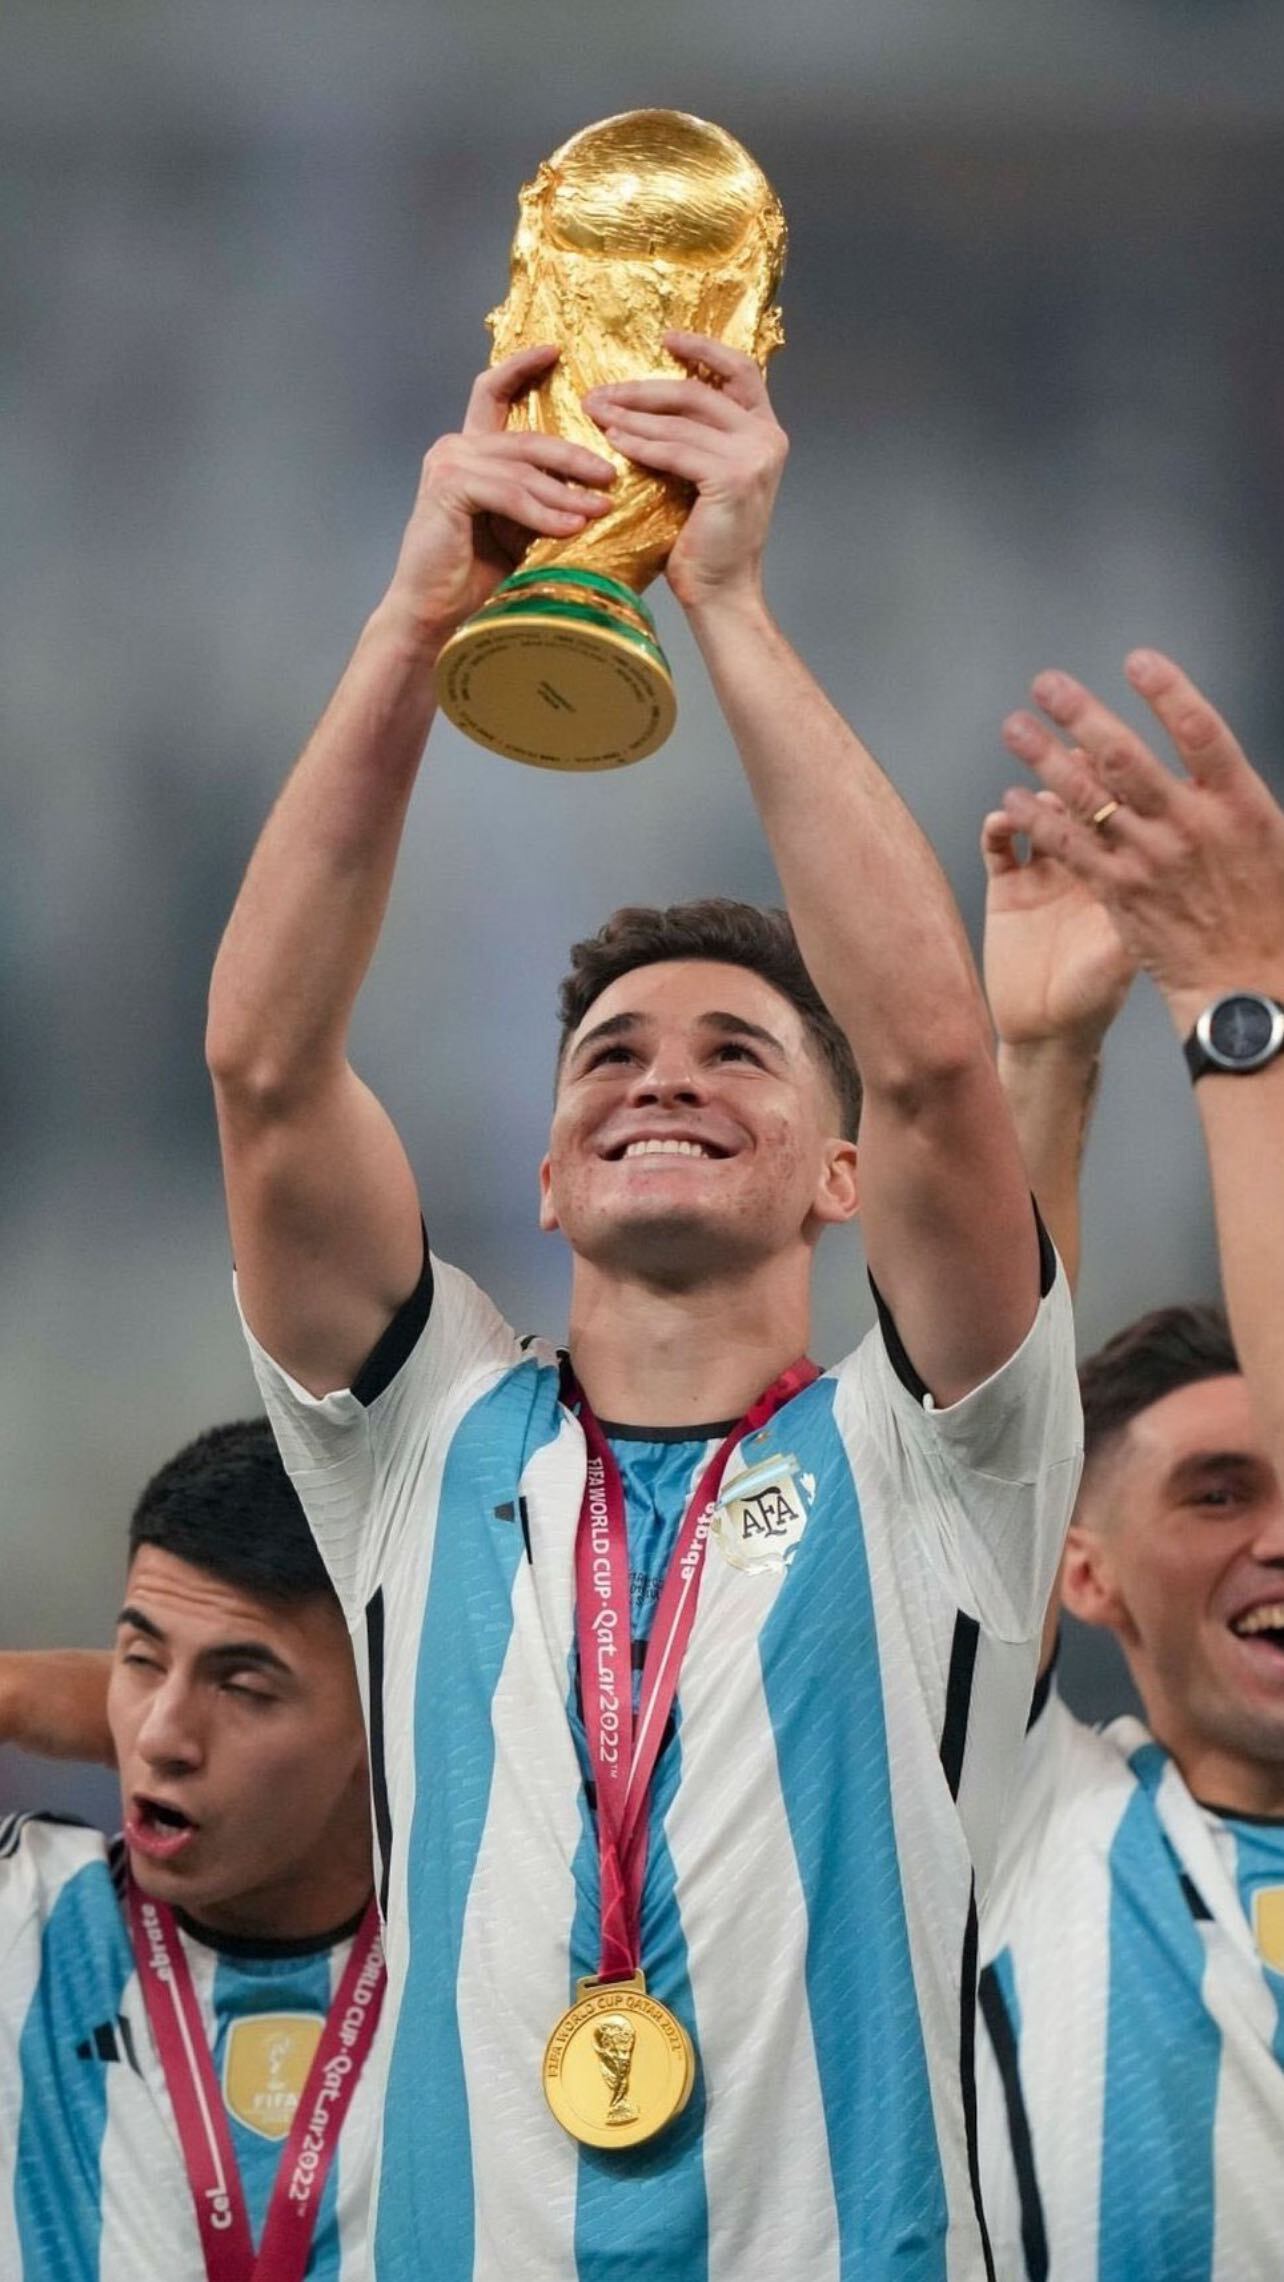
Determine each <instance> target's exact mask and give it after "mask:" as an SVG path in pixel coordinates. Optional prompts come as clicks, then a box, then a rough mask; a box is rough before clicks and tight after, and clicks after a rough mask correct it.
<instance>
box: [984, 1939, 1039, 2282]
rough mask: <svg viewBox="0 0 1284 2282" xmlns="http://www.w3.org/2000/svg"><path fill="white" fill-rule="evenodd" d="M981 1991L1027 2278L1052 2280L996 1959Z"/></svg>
mask: <svg viewBox="0 0 1284 2282" xmlns="http://www.w3.org/2000/svg"><path fill="white" fill-rule="evenodd" d="M979 1995H980V2001H981V2017H982V2019H983V2020H984V2022H985V2026H986V2030H987V2032H988V2034H989V2039H990V2049H991V2050H992V2052H993V2054H994V2058H995V2063H996V2065H997V2067H998V2071H999V2078H1000V2081H1001V2083H1002V2085H1003V2104H1004V2107H1005V2108H1006V2110H1007V2118H1008V2139H1009V2141H1010V2143H1011V2147H1012V2167H1013V2169H1014V2171H1015V2172H1016V2183H1017V2196H1018V2198H1019V2200H1020V2204H1021V2248H1022V2250H1023V2251H1024V2252H1025V2271H1026V2282H1047V2276H1048V2232H1047V2228H1046V2226H1045V2225H1044V2219H1043V2197H1042V2196H1041V2194H1040V2193H1039V2179H1038V2174H1037V2172H1036V2171H1035V2168H1034V2142H1033V2140H1032V2139H1031V2137H1030V2118H1029V2116H1028V2115H1027V2114H1026V2108H1025V2094H1024V2092H1023V2091H1022V2089H1021V2069H1020V2063H1019V2061H1018V2058H1017V2041H1016V2036H1015V2033H1014V2031H1013V2027H1012V2022H1011V2020H1010V2018H1009V2017H1008V2008H1007V2006H1006V2005H1005V2004H1004V2002H1003V1991H1002V1989H1001V1988H1000V1986H999V1977H998V1974H997V1973H996V1972H995V1970H994V1967H993V1966H992V1965H987V1966H986V1967H985V1969H984V1971H983V1972H982V1974H981V1983H980V1990H979Z"/></svg>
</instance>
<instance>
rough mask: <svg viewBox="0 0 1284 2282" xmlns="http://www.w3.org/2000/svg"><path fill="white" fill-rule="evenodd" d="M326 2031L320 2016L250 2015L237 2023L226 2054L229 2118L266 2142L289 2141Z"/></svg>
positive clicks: (224, 2086)
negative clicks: (296, 2114)
mask: <svg viewBox="0 0 1284 2282" xmlns="http://www.w3.org/2000/svg"><path fill="white" fill-rule="evenodd" d="M324 2026H325V2022H324V2020H323V2019H322V2016H321V2014H320V2013H251V2014H248V2015H247V2016H246V2018H245V2019H244V2020H237V2021H233V2023H232V2026H231V2029H230V2030H229V2032H228V2039H227V2046H226V2049H225V2051H224V2054H223V2099H224V2101H225V2103H226V2106H227V2110H228V2113H229V2115H233V2116H235V2117H236V2119H237V2121H238V2123H243V2124H245V2125H246V2126H247V2127H248V2129H249V2130H250V2131H256V2132H258V2134H259V2136H260V2137H261V2138H262V2139H285V2138H286V2137H287V2136H288V2134H289V2129H290V2126H291V2124H292V2123H293V2122H294V2111H295V2109H296V2108H297V2107H298V2104H299V2100H300V2098H301V2096H302V2092H303V2087H304V2085H305V2083H306V2082H307V2076H308V2070H309V2068H310V2067H311V2066H312V2059H313V2055H314V2053H315V2052H316V2048H317V2046H318V2044H319V2043H320V2042H321V2031H322V2029H323V2028H324Z"/></svg>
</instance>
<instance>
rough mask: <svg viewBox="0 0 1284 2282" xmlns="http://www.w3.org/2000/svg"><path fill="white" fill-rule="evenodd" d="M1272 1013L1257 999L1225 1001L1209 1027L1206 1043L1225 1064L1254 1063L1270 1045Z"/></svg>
mask: <svg viewBox="0 0 1284 2282" xmlns="http://www.w3.org/2000/svg"><path fill="white" fill-rule="evenodd" d="M1274 1029H1275V1015H1274V1009H1273V1008H1272V1007H1271V1006H1270V1005H1269V1003H1268V1002H1267V1001H1266V1000H1264V999H1260V998H1249V997H1248V996H1247V995H1245V996H1243V997H1240V996H1235V997H1232V998H1224V999H1223V1000H1222V1002H1221V1005H1220V1006H1219V1007H1218V1008H1217V1009H1216V1011H1215V1012H1214V1014H1213V1015H1212V1016H1211V1018H1210V1020H1209V1024H1208V1043H1209V1046H1210V1047H1211V1049H1212V1051H1213V1052H1214V1053H1215V1054H1221V1055H1224V1057H1225V1059H1226V1060H1227V1061H1228V1062H1253V1061H1256V1059H1257V1057H1258V1055H1259V1054H1264V1053H1265V1052H1266V1049H1267V1047H1268V1046H1269V1045H1270V1042H1271V1038H1272V1036H1273V1034H1274Z"/></svg>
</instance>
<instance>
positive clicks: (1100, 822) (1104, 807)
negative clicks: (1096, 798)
mask: <svg viewBox="0 0 1284 2282" xmlns="http://www.w3.org/2000/svg"><path fill="white" fill-rule="evenodd" d="M1122 807H1123V802H1122V801H1121V800H1103V801H1102V803H1101V806H1100V808H1094V810H1093V812H1092V815H1091V816H1090V817H1089V819H1088V821H1089V823H1090V824H1092V825H1093V826H1094V827H1095V828H1096V830H1097V831H1098V832H1101V831H1103V830H1104V829H1105V827H1106V825H1107V824H1108V823H1109V822H1110V819H1111V817H1112V816H1113V815H1114V813H1115V810H1116V809H1117V808H1122Z"/></svg>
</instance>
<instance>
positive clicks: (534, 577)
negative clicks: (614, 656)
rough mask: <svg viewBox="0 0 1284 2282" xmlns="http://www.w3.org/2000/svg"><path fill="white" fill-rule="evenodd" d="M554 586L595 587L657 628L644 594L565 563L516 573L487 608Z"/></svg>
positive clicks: (507, 580)
mask: <svg viewBox="0 0 1284 2282" xmlns="http://www.w3.org/2000/svg"><path fill="white" fill-rule="evenodd" d="M550 585H557V586H587V587H591V588H593V589H594V590H595V591H596V592H597V593H598V594H606V595H609V596H610V597H611V599H612V600H613V601H617V602H619V604H620V606H621V608H622V609H625V610H635V611H636V612H637V614H638V616H639V618H645V620H646V622H647V625H648V626H652V627H653V626H654V625H655V620H654V618H653V617H652V616H651V613H650V611H649V610H648V608H647V606H646V604H645V602H644V601H643V600H642V597H641V595H640V594H635V593H634V590H633V588H632V587H631V586H622V585H621V583H620V581H619V579H618V578H604V577H603V575H602V573H601V572H600V571H591V570H576V569H575V568H573V567H572V566H570V565H567V564H565V563H556V564H548V565H546V566H545V568H544V569H543V570H528V571H524V570H519V571H514V572H513V574H512V576H511V578H506V579H504V581H503V582H502V584H501V585H499V586H497V587H496V589H495V592H494V593H493V594H492V596H491V597H490V601H489V602H488V603H487V604H485V606H484V607H485V608H486V609H490V608H492V607H493V606H494V604H495V603H496V602H498V601H499V599H500V597H501V596H502V595H506V594H516V593H518V592H520V590H521V588H522V587H524V586H550Z"/></svg>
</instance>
